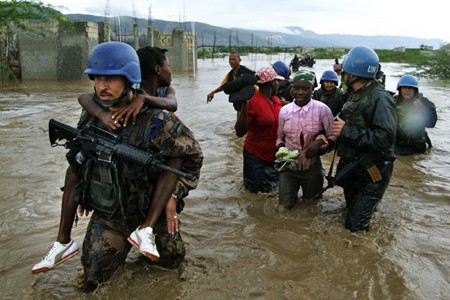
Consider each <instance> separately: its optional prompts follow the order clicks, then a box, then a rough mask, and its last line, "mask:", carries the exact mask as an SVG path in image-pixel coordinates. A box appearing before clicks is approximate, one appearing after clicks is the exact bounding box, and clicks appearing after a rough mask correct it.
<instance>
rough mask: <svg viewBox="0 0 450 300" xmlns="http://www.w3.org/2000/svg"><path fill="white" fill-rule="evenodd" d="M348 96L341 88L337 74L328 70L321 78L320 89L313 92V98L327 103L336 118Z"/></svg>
mask: <svg viewBox="0 0 450 300" xmlns="http://www.w3.org/2000/svg"><path fill="white" fill-rule="evenodd" d="M346 96H347V94H344V92H342V90H341V89H340V88H339V79H338V76H337V74H336V72H334V71H331V70H328V71H325V72H323V74H322V77H320V88H319V89H317V90H315V91H314V92H313V95H312V98H313V99H315V100H318V101H320V102H323V103H325V104H326V105H327V106H328V107H329V108H330V109H331V112H332V113H333V116H336V115H337V114H338V113H339V112H340V111H341V109H342V106H343V105H344V102H345V100H346V98H347V97H346Z"/></svg>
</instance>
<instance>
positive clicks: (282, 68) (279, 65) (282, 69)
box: [272, 60, 291, 79]
mask: <svg viewBox="0 0 450 300" xmlns="http://www.w3.org/2000/svg"><path fill="white" fill-rule="evenodd" d="M272 67H273V68H274V69H275V72H277V74H278V75H280V76H283V77H284V78H285V79H289V76H290V75H291V71H290V70H289V67H288V66H287V65H286V64H285V63H284V62H282V61H281V60H279V61H276V62H274V63H273V65H272Z"/></svg>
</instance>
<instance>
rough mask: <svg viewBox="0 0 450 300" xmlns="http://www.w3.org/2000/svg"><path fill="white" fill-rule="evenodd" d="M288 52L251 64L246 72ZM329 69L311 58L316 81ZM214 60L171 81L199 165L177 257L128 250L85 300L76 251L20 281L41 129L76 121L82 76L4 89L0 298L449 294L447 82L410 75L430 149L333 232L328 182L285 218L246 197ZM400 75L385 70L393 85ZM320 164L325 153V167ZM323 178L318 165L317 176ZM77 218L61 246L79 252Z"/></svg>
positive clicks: (29, 259)
mask: <svg viewBox="0 0 450 300" xmlns="http://www.w3.org/2000/svg"><path fill="white" fill-rule="evenodd" d="M290 59H291V57H290V56H287V55H285V54H280V55H272V56H266V55H249V56H244V57H242V64H244V65H246V66H248V67H250V68H253V69H257V68H259V67H261V66H264V65H269V64H270V63H271V62H274V61H276V60H283V61H285V62H289V61H290ZM333 63H334V61H333V60H318V61H317V63H316V65H315V66H314V68H313V69H314V70H315V71H316V73H317V74H318V76H320V75H321V74H322V72H323V71H324V70H326V69H330V68H332V66H333ZM228 69H229V66H228V60H227V57H225V58H224V59H215V60H214V61H212V60H199V69H198V71H197V72H196V74H193V73H176V74H174V76H173V85H174V87H175V89H176V91H177V98H178V101H179V110H178V112H177V114H178V115H179V116H180V117H181V118H182V120H183V121H184V122H185V123H186V124H187V125H188V126H189V127H190V128H191V129H192V130H193V131H194V133H195V136H196V138H197V139H198V140H199V142H200V143H201V146H202V149H203V152H204V155H205V160H204V165H203V168H202V173H201V179H200V183H199V186H198V188H197V189H196V190H194V191H192V192H191V193H190V195H189V197H188V198H187V199H186V203H187V205H186V207H185V210H184V212H183V213H182V214H181V215H180V218H181V220H182V234H183V238H184V240H185V242H186V246H187V256H186V259H185V262H184V263H183V264H182V266H181V267H180V268H179V269H175V270H168V269H163V268H160V267H157V266H154V265H150V264H148V263H147V262H146V260H145V259H143V258H141V257H140V256H139V255H138V253H136V252H135V251H134V250H132V252H131V253H130V255H129V258H128V260H127V263H126V266H125V269H124V271H123V272H122V274H121V275H120V276H119V277H118V278H116V279H114V280H112V281H111V282H109V283H108V284H105V285H104V286H102V287H100V288H99V289H98V290H97V291H96V292H95V293H93V294H88V295H86V294H84V293H83V292H82V291H81V290H80V288H79V286H80V284H79V282H80V276H81V274H82V267H81V263H80V255H78V256H75V257H74V258H72V259H71V260H69V261H67V262H65V263H64V264H61V265H60V266H59V267H57V268H56V269H54V270H52V271H50V272H46V273H42V274H38V275H32V274H31V267H32V266H33V265H34V264H35V263H36V262H38V261H39V260H40V259H41V258H42V257H43V256H44V255H45V254H46V252H47V251H48V249H49V247H50V246H51V244H52V243H53V241H54V240H55V238H56V233H57V229H58V222H59V215H60V203H61V191H60V187H61V186H62V185H63V177H64V172H65V168H66V161H65V158H64V154H65V150H64V148H62V147H58V148H51V147H50V145H49V139H48V121H49V119H50V118H55V119H57V120H59V121H62V122H65V123H67V124H70V125H72V126H75V125H76V121H77V119H78V116H79V113H80V108H79V105H78V103H77V101H76V98H77V96H78V95H79V94H80V93H82V92H88V91H91V90H92V87H91V82H90V81H89V80H81V81H70V82H67V81H63V82H61V81H60V82H53V81H29V80H27V81H25V82H24V86H25V88H26V89H27V90H28V91H30V92H31V95H30V96H29V97H28V96H25V95H23V94H22V93H20V92H17V91H15V90H14V89H13V88H10V87H8V85H7V84H5V83H4V86H3V90H2V93H1V95H0V137H1V142H0V149H1V151H0V161H1V168H0V177H1V181H0V220H1V221H0V242H1V247H0V257H1V260H0V274H1V277H0V286H1V289H0V298H2V299H448V297H449V295H450V285H449V277H450V251H449V249H450V228H449V225H450V221H449V217H448V216H449V212H450V201H449V199H450V198H449V192H450V180H449V176H448V172H449V171H450V164H449V162H450V158H449V157H450V156H449V150H448V147H449V145H450V136H449V134H448V128H449V127H450V113H449V104H448V95H449V94H450V84H449V83H448V82H447V83H445V82H438V81H429V80H423V79H421V80H420V85H421V87H420V90H421V92H423V93H424V94H425V95H426V96H427V97H428V98H429V99H431V100H432V101H433V102H434V103H435V104H436V106H437V109H438V116H439V120H438V123H437V126H436V128H434V129H431V130H429V135H430V137H431V140H432V141H433V144H434V147H433V148H432V149H431V150H429V151H428V153H427V154H425V155H417V156H411V157H401V158H399V159H398V160H397V161H396V162H395V170H394V175H393V179H392V181H391V185H390V187H389V188H388V190H387V192H386V195H385V197H384V199H383V201H382V202H381V204H380V206H379V207H378V211H377V213H376V215H375V216H374V218H373V221H372V225H371V230H370V231H369V232H368V233H359V234H351V233H350V232H348V231H347V230H346V229H344V218H345V209H344V206H345V204H344V200H343V195H342V190H341V189H340V188H338V187H336V188H334V189H332V190H328V191H327V192H326V193H325V194H324V197H323V199H322V200H320V201H311V202H306V203H301V204H299V205H297V206H296V207H295V208H294V209H292V210H291V211H287V212H279V211H278V209H277V208H276V204H277V195H276V192H274V193H271V194H256V195H255V194H250V193H248V192H246V191H245V190H244V188H243V185H242V156H241V151H242V144H243V139H240V138H237V137H236V136H235V134H234V130H233V126H234V120H235V117H236V114H235V112H234V110H233V108H232V106H231V104H230V103H228V101H227V98H226V96H225V95H224V94H223V93H221V94H216V96H215V98H214V100H213V102H212V103H209V104H207V103H206V95H207V93H208V92H209V91H211V90H213V89H214V88H216V87H217V85H218V84H219V82H220V81H221V80H222V78H223V76H224V75H225V74H226V72H227V71H228ZM407 70H408V69H407V68H405V66H402V65H399V64H393V63H385V64H383V71H384V72H385V73H386V74H387V88H388V89H390V90H395V86H396V83H397V81H398V79H399V77H398V75H402V74H403V73H404V72H407ZM330 160H331V156H330V155H328V156H326V157H325V158H324V161H325V167H326V168H327V169H328V166H329V163H330ZM327 171H328V170H327ZM87 223H88V219H87V218H81V220H80V222H79V224H78V227H76V228H74V230H73V237H74V239H75V240H76V241H78V242H79V243H80V244H81V243H82V240H83V236H84V232H85V230H86V225H87Z"/></svg>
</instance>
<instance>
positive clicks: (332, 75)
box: [320, 71, 339, 85]
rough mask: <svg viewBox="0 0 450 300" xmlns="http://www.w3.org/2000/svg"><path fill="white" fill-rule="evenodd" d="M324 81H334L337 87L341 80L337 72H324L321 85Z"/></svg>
mask: <svg viewBox="0 0 450 300" xmlns="http://www.w3.org/2000/svg"><path fill="white" fill-rule="evenodd" d="M323 81H333V82H335V83H336V85H338V84H339V79H338V76H337V74H336V72H335V71H325V72H323V74H322V77H320V84H322V82H323Z"/></svg>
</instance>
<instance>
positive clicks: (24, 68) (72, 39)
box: [2, 21, 197, 80]
mask: <svg viewBox="0 0 450 300" xmlns="http://www.w3.org/2000/svg"><path fill="white" fill-rule="evenodd" d="M28 26H29V27H33V28H35V29H36V31H37V32H39V33H31V32H24V31H18V32H17V34H16V36H17V39H16V43H17V44H18V46H17V47H16V48H17V49H18V51H17V52H18V55H17V56H18V58H19V59H16V60H18V61H19V62H20V64H19V67H17V68H16V69H17V70H19V72H20V71H21V74H19V76H17V77H18V78H22V79H48V80H71V79H81V78H83V77H84V76H85V75H84V74H83V71H84V69H85V68H86V65H87V60H88V56H89V53H90V52H91V50H92V49H93V48H94V47H95V46H96V45H98V44H99V43H102V42H105V41H109V37H110V27H109V23H104V22H99V23H93V22H74V24H73V26H71V27H65V26H62V25H60V24H59V23H58V22H56V21H55V22H45V23H44V22H32V21H30V22H28ZM151 35H153V41H154V43H153V46H156V47H161V48H166V49H168V50H169V52H168V53H167V56H168V57H169V60H170V65H171V68H172V70H173V71H193V70H195V69H196V68H197V47H196V38H195V35H193V34H192V33H191V32H187V31H183V30H181V29H174V30H173V31H172V32H170V33H162V32H159V31H158V30H156V29H154V28H152V29H151V30H150V29H149V31H148V36H147V41H148V42H147V44H148V45H150V44H151ZM3 42H5V43H8V41H7V40H5V39H3V40H2V43H3ZM15 46H16V45H15ZM9 48H11V49H12V48H13V47H9ZM2 49H3V48H2ZM10 65H12V64H10Z"/></svg>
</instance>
